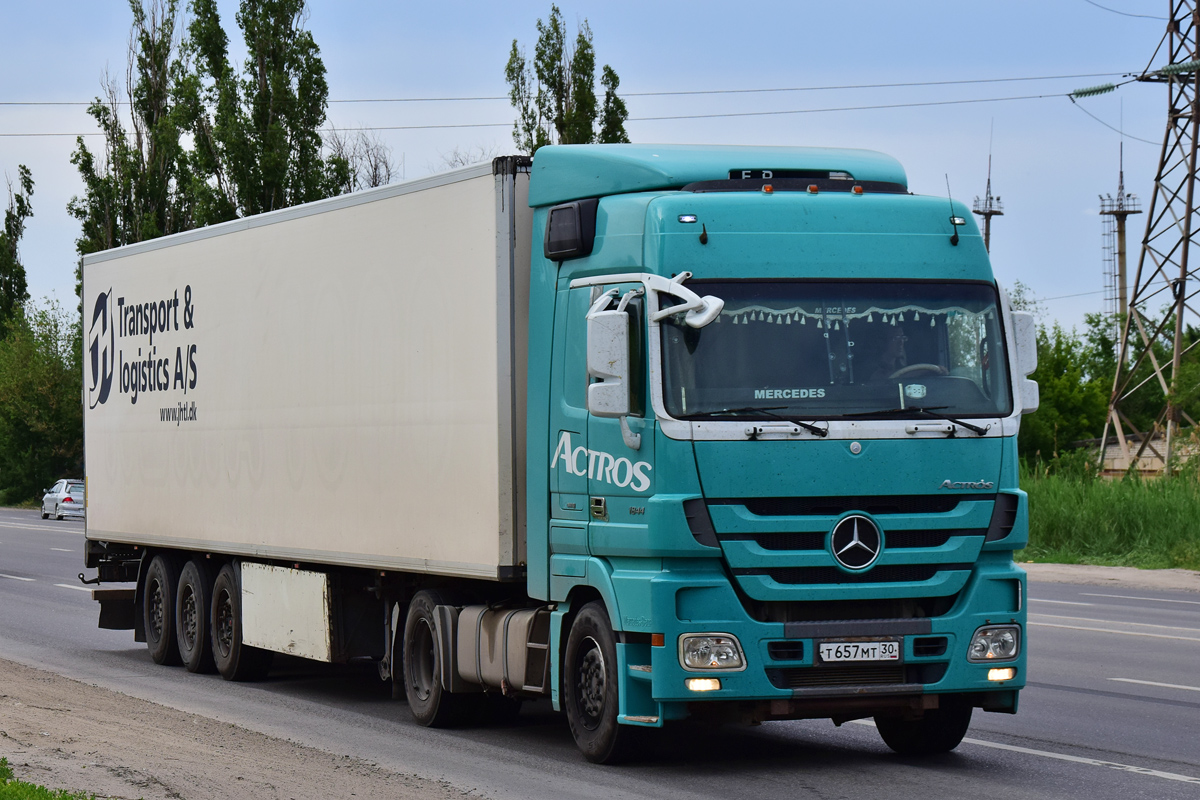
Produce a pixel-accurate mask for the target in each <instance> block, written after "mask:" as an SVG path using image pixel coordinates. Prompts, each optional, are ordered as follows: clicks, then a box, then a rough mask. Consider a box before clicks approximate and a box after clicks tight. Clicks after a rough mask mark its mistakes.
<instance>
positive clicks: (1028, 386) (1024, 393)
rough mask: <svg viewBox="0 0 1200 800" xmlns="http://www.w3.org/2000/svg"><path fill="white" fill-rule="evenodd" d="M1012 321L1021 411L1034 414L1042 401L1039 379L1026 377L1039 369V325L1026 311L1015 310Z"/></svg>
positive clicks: (1015, 378) (1016, 379) (1014, 377)
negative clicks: (1033, 379)
mask: <svg viewBox="0 0 1200 800" xmlns="http://www.w3.org/2000/svg"><path fill="white" fill-rule="evenodd" d="M1012 323H1013V348H1014V349H1015V350H1016V351H1017V374H1016V375H1014V376H1013V379H1014V380H1013V383H1014V384H1015V385H1016V387H1017V389H1018V390H1019V393H1020V397H1019V400H1020V403H1021V413H1022V414H1032V413H1033V412H1034V411H1037V408H1038V405H1039V403H1040V401H1041V396H1040V392H1039V391H1038V385H1037V381H1031V380H1029V378H1027V377H1026V376H1027V375H1032V374H1033V373H1034V371H1035V370H1037V364H1038V356H1037V326H1036V325H1035V323H1034V320H1033V315H1032V314H1029V313H1027V312H1025V311H1014V312H1013V315H1012Z"/></svg>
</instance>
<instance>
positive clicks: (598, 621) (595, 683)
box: [562, 602, 633, 764]
mask: <svg viewBox="0 0 1200 800" xmlns="http://www.w3.org/2000/svg"><path fill="white" fill-rule="evenodd" d="M562 674H563V693H562V695H563V699H564V704H565V705H566V710H567V723H568V724H569V725H570V727H571V735H572V736H574V737H575V744H576V746H577V747H578V748H579V750H580V752H582V753H583V757H584V758H586V759H587V760H588V761H591V762H592V763H594V764H612V763H615V762H618V761H621V760H623V759H625V758H626V757H627V756H628V755H629V750H630V746H629V744H630V739H631V738H632V733H633V732H632V731H631V730H630V729H628V728H625V727H623V726H621V725H618V724H617V712H618V708H619V705H618V692H619V688H618V687H619V676H618V674H617V637H616V635H615V634H614V633H613V629H612V624H611V623H610V622H609V619H608V611H607V610H605V608H604V606H603V605H602V604H601V603H598V602H592V603H588V604H587V605H585V606H584V607H583V608H581V609H579V613H578V614H576V615H575V620H574V621H573V622H572V623H571V632H570V633H569V634H568V635H567V648H566V653H565V656H564V660H563V673H562Z"/></svg>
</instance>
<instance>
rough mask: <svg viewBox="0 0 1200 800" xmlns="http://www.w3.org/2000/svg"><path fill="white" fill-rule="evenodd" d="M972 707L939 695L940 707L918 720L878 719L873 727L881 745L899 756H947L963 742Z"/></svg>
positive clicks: (927, 712) (885, 717)
mask: <svg viewBox="0 0 1200 800" xmlns="http://www.w3.org/2000/svg"><path fill="white" fill-rule="evenodd" d="M971 711H972V708H971V704H970V703H968V702H966V701H964V700H963V699H962V698H959V697H956V696H954V695H942V696H941V698H940V701H939V707H938V708H935V709H931V710H929V711H926V712H925V716H923V717H921V718H920V719H912V720H906V719H902V718H901V717H893V716H879V717H876V718H875V727H876V728H878V729H879V735H880V736H881V737H883V741H884V744H886V745H887V746H888V747H890V748H892V749H893V750H895V751H896V752H897V753H899V754H900V755H902V756H928V755H935V754H937V753H948V752H950V751H951V750H953V749H954V748H956V747H958V745H959V744H960V743H961V742H962V740H963V737H964V736H966V735H967V728H968V727H969V726H970V725H971Z"/></svg>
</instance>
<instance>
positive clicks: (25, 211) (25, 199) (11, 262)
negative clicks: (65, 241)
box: [0, 164, 33, 338]
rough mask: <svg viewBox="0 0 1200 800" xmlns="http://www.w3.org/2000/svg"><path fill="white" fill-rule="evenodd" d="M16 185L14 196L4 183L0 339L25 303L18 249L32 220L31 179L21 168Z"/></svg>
mask: <svg viewBox="0 0 1200 800" xmlns="http://www.w3.org/2000/svg"><path fill="white" fill-rule="evenodd" d="M17 184H18V186H19V187H20V191H18V192H15V193H14V192H13V186H12V181H11V180H10V181H8V208H7V209H6V210H5V212H4V230H2V231H0V338H3V337H4V331H5V326H6V324H7V323H8V321H9V320H10V319H12V318H13V315H14V314H15V313H16V312H17V311H18V310H19V309H20V307H21V306H22V305H23V304H24V303H25V301H26V300H28V299H29V290H28V287H27V285H26V282H25V267H24V266H22V265H21V253H20V250H19V248H18V245H19V244H20V242H21V237H22V236H23V235H24V234H25V220H27V219H29V218H30V217H32V216H33V206H31V205H30V204H29V198H30V196H32V195H33V176H32V175H31V174H30V172H29V168H28V167H26V166H25V165H24V164H21V165H20V166H19V167H18V168H17Z"/></svg>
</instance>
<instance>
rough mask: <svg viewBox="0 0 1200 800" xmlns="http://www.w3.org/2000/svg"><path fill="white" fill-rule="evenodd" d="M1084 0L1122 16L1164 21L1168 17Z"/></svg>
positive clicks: (1092, 0) (1093, 0)
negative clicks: (1136, 12)
mask: <svg viewBox="0 0 1200 800" xmlns="http://www.w3.org/2000/svg"><path fill="white" fill-rule="evenodd" d="M1083 2H1085V3H1087V4H1088V5H1091V6H1095V7H1096V8H1102V9H1104V10H1105V11H1111V12H1112V13H1114V14H1120V15H1121V16H1122V17H1140V18H1141V19H1160V20H1163V21H1164V22H1165V21H1166V19H1167V18H1166V17H1155V16H1152V15H1150V14H1130V13H1129V12H1128V11H1118V10H1117V9H1115V8H1109V7H1108V6H1102V5H1100V4H1099V3H1097V2H1095V0H1083Z"/></svg>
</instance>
